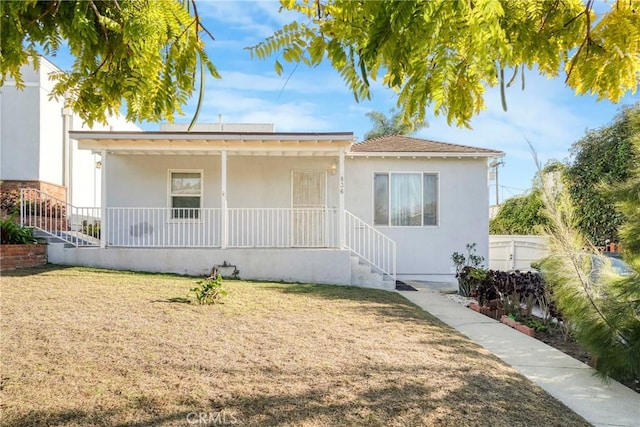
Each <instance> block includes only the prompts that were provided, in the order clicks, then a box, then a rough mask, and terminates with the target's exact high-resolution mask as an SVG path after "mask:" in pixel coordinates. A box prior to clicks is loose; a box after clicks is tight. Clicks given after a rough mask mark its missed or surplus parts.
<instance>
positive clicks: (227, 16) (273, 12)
mask: <svg viewBox="0 0 640 427" xmlns="http://www.w3.org/2000/svg"><path fill="white" fill-rule="evenodd" d="M279 9H280V3H279V2H278V1H265V0H263V1H257V2H249V1H205V2H202V3H199V4H198V13H199V14H200V16H201V17H203V18H208V19H210V20H213V21H217V22H219V23H223V24H224V26H225V27H226V28H227V29H232V30H236V31H242V32H245V33H247V35H250V37H251V39H252V40H253V43H257V42H258V41H260V40H261V39H264V38H265V37H268V36H270V35H272V34H273V33H274V31H275V30H277V29H279V28H280V27H282V26H283V25H284V24H287V23H289V22H291V21H293V20H295V19H299V18H300V17H301V15H299V14H297V13H294V12H290V11H283V12H282V13H280V12H279ZM209 30H210V31H212V32H213V33H214V35H215V26H213V27H212V28H209Z"/></svg>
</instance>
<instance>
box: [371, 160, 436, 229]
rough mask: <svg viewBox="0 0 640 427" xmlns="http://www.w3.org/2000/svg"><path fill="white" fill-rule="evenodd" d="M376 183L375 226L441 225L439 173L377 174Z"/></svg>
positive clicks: (375, 176)
mask: <svg viewBox="0 0 640 427" xmlns="http://www.w3.org/2000/svg"><path fill="white" fill-rule="evenodd" d="M373 184H374V215H373V223H374V225H387V226H389V225H390V226H409V227H420V226H433V225H438V174H435V173H420V172H417V173H406V172H384V173H376V174H374V177H373Z"/></svg>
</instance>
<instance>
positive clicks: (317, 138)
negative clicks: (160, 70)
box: [69, 131, 354, 156]
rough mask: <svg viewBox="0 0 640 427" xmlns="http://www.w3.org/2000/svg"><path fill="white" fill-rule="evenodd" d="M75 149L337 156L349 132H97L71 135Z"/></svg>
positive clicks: (350, 138)
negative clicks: (76, 145)
mask: <svg viewBox="0 0 640 427" xmlns="http://www.w3.org/2000/svg"><path fill="white" fill-rule="evenodd" d="M69 136H70V138H72V139H75V140H77V141H78V148H79V149H83V150H92V151H94V152H101V151H107V152H109V153H114V154H148V155H151V154H156V155H219V154H221V153H222V152H223V151H225V152H226V153H227V154H229V155H243V156H337V155H338V154H339V153H340V151H341V150H347V149H348V147H350V146H351V145H352V144H353V142H354V136H353V133H352V132H331V133H329V132H324V133H313V132H306V133H300V132H296V133H293V132H278V133H275V132H264V133H255V132H252V133H247V132H115V131H111V132H99V131H71V132H69Z"/></svg>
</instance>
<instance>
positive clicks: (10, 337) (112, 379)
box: [0, 267, 588, 426]
mask: <svg viewBox="0 0 640 427" xmlns="http://www.w3.org/2000/svg"><path fill="white" fill-rule="evenodd" d="M0 286H1V288H0V290H1V294H2V298H1V306H0V348H2V352H1V353H0V362H1V366H2V372H1V377H2V382H1V384H0V402H1V403H0V405H2V407H1V408H0V409H1V418H0V424H2V425H13V426H27V425H52V424H54V425H89V424H90V425H195V423H196V422H197V423H198V425H200V422H201V421H202V420H204V421H206V422H208V423H209V424H214V423H215V422H217V423H218V424H222V423H223V422H224V423H226V424H227V425H231V424H236V425H292V426H294V425H295V426H300V425H303V426H326V425H366V426H388V425H465V426H466V425H471V426H473V425H491V426H517V425H532V424H534V425H558V426H560V425H562V426H585V425H588V424H587V423H586V422H585V421H584V420H583V419H582V418H580V417H579V416H577V415H576V414H575V413H573V412H571V411H570V410H569V409H567V408H566V407H565V406H563V405H562V404H561V403H560V402H558V401H557V400H555V399H553V398H552V397H550V396H549V395H548V394H546V393H545V392H544V391H543V390H542V389H540V388H539V387H537V386H535V385H533V384H532V383H531V382H529V381H528V380H526V379H525V378H524V377H522V376H521V375H519V374H518V373H517V372H515V371H514V370H513V369H512V368H510V367H509V366H507V365H505V364H504V363H502V362H500V361H499V360H498V359H497V358H495V357H494V356H493V355H491V354H489V353H488V352H487V351H486V350H484V349H482V348H481V347H479V346H477V345H476V344H474V343H472V342H471V341H469V340H468V339H466V338H465V337H463V336H462V335H460V334H458V333H457V332H455V331H454V330H453V329H451V328H449V327H447V326H445V325H443V324H442V323H440V322H439V321H437V320H436V319H434V318H433V317H431V316H430V315H429V314H427V313H425V312H424V311H423V310H421V309H419V308H418V307H416V306H414V305H412V304H411V303H409V302H408V301H406V300H405V299H404V298H403V297H401V296H400V295H398V294H396V293H393V292H384V291H376V290H368V289H360V288H351V287H337V286H319V285H287V284H274V283H248V282H240V281H229V282H226V287H227V289H228V292H229V295H228V298H227V299H226V302H225V304H222V305H216V306H196V305H192V304H185V303H182V302H180V301H182V300H181V298H183V297H185V296H186V294H187V292H188V290H189V288H191V287H193V286H194V279H193V278H183V277H177V276H167V275H144V274H134V273H121V272H111V271H103V270H90V269H80V268H64V269H62V268H60V269H57V268H55V267H50V268H46V269H36V270H30V271H23V272H20V273H13V274H12V275H11V276H6V275H5V276H3V277H2V278H1V279H0Z"/></svg>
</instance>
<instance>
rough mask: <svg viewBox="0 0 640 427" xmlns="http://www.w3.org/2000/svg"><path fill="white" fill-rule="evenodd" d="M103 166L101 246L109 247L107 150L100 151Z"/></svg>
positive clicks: (101, 176)
mask: <svg viewBox="0 0 640 427" xmlns="http://www.w3.org/2000/svg"><path fill="white" fill-rule="evenodd" d="M100 157H102V158H101V159H100V161H101V162H102V163H101V167H100V183H101V188H102V189H101V190H100V247H101V248H103V249H104V248H106V247H107V233H108V232H109V230H108V227H109V225H108V221H107V151H106V150H102V151H101V152H100Z"/></svg>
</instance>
